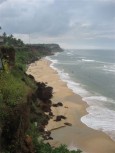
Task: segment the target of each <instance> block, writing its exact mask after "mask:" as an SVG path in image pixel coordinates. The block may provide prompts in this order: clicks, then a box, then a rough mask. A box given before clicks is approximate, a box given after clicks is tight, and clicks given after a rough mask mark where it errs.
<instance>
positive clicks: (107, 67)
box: [103, 64, 115, 74]
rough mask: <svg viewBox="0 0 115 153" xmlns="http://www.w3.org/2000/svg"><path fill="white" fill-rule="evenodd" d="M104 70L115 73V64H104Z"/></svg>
mask: <svg viewBox="0 0 115 153" xmlns="http://www.w3.org/2000/svg"><path fill="white" fill-rule="evenodd" d="M103 70H104V71H106V72H112V73H113V74H115V64H109V65H104V68H103Z"/></svg>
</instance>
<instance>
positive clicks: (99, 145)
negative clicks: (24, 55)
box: [27, 59, 115, 153]
mask: <svg viewBox="0 0 115 153" xmlns="http://www.w3.org/2000/svg"><path fill="white" fill-rule="evenodd" d="M50 64H51V62H50V61H48V60H46V59H41V60H39V61H36V62H35V63H32V64H30V66H29V67H28V70H27V74H31V75H33V76H34V78H35V80H36V81H39V82H47V84H48V85H49V86H52V87H53V91H54V94H53V95H54V96H53V98H52V102H53V103H57V102H62V103H63V106H62V107H52V112H53V114H54V117H53V118H52V119H50V121H49V124H48V125H47V126H46V129H47V130H49V131H52V137H53V138H54V140H51V141H50V144H51V145H52V146H58V145H60V144H62V143H63V144H66V145H67V146H70V145H71V144H72V145H75V146H76V147H77V148H80V149H81V150H83V151H85V152H87V153H108V152H109V153H114V152H115V142H114V141H113V140H112V139H111V138H110V137H109V136H107V135H106V134H105V133H103V132H101V131H96V130H93V129H91V128H89V127H87V126H86V125H85V124H83V123H82V122H81V117H82V116H84V115H86V114H87V112H86V108H87V107H88V105H87V103H86V102H84V101H83V100H82V98H81V97H80V96H79V95H77V94H75V93H73V91H72V90H71V89H69V88H68V87H67V84H66V83H65V82H63V81H62V80H61V79H60V77H59V76H58V73H57V72H56V71H55V70H54V69H52V68H51V67H50ZM57 115H63V116H65V117H67V119H66V120H61V121H59V122H56V121H54V120H55V117H56V116H57ZM65 122H67V123H71V124H72V126H65V124H64V123H65ZM60 127H62V128H60ZM54 129H57V130H54Z"/></svg>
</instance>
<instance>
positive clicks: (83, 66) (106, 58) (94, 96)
mask: <svg viewBox="0 0 115 153" xmlns="http://www.w3.org/2000/svg"><path fill="white" fill-rule="evenodd" d="M48 59H49V60H51V61H52V64H51V67H52V68H54V69H55V70H57V71H58V74H59V75H60V78H61V79H62V80H63V81H65V82H67V85H68V87H69V88H70V89H72V90H73V92H74V93H77V94H79V95H80V96H81V97H82V98H83V100H84V101H86V102H87V103H88V105H89V107H88V108H87V112H88V114H87V115H85V116H83V117H82V118H81V121H82V122H83V123H85V124H86V125H87V126H89V127H91V128H93V129H96V130H100V131H104V132H105V133H106V134H108V135H109V136H110V137H111V138H112V139H113V140H115V124H114V121H115V51H114V50H66V51H64V52H62V53H57V54H56V55H54V56H51V57H48Z"/></svg>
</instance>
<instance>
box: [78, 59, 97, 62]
mask: <svg viewBox="0 0 115 153" xmlns="http://www.w3.org/2000/svg"><path fill="white" fill-rule="evenodd" d="M81 61H82V62H95V60H89V59H81Z"/></svg>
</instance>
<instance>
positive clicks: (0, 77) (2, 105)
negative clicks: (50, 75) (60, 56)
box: [0, 46, 81, 153]
mask: <svg viewBox="0 0 115 153" xmlns="http://www.w3.org/2000/svg"><path fill="white" fill-rule="evenodd" d="M22 48H23V47H22ZM23 49H24V48H23ZM0 50H1V51H0V57H1V60H2V64H3V69H2V70H0V152H1V153H80V152H81V151H80V150H78V151H68V149H67V148H66V147H65V146H64V145H62V146H60V147H58V148H52V147H51V146H50V145H49V144H48V143H47V144H45V143H44V142H43V140H44V139H52V138H51V137H50V131H48V132H46V131H45V130H44V128H45V125H47V124H48V120H49V119H50V118H51V117H52V115H53V113H52V111H51V105H52V101H51V98H52V96H53V88H52V87H49V86H47V85H46V84H45V83H43V82H36V81H35V79H34V77H33V76H31V75H27V74H26V73H25V71H24V70H25V69H26V64H27V63H30V62H32V61H34V60H36V53H35V54H34V52H33V51H32V50H30V51H29V50H21V49H19V48H18V50H17V51H16V48H14V47H10V46H7V47H6V46H3V47H1V49H0ZM46 55H47V54H46ZM33 56H34V57H35V58H33ZM32 58H33V59H32ZM31 59H32V60H31ZM11 61H12V62H11ZM45 112H47V113H48V115H46V114H45Z"/></svg>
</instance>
